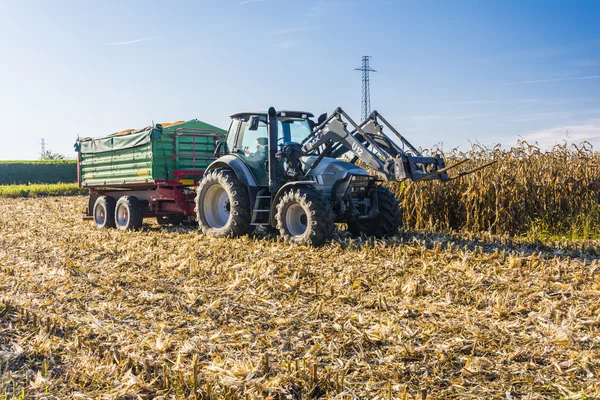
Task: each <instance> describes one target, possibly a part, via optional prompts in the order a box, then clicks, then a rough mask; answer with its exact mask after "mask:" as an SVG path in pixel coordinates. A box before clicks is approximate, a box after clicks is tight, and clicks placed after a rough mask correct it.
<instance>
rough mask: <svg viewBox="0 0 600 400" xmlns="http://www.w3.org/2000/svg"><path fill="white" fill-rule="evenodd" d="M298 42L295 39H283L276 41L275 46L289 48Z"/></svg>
mask: <svg viewBox="0 0 600 400" xmlns="http://www.w3.org/2000/svg"><path fill="white" fill-rule="evenodd" d="M298 43H299V42H297V41H295V40H285V41H283V42H279V43H277V47H280V48H282V49H291V48H292V47H296V46H297V45H298Z"/></svg>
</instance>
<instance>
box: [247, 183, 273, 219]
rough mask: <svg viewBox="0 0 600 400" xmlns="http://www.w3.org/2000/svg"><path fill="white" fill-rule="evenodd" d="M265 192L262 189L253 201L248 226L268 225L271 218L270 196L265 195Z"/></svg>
mask: <svg viewBox="0 0 600 400" xmlns="http://www.w3.org/2000/svg"><path fill="white" fill-rule="evenodd" d="M265 193H266V190H265V189H262V190H261V191H260V192H259V193H258V194H257V196H256V200H255V201H254V209H253V210H252V220H251V221H250V225H263V226H265V225H269V224H270V223H269V220H270V217H271V195H266V194H265Z"/></svg>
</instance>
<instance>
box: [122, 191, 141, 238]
mask: <svg viewBox="0 0 600 400" xmlns="http://www.w3.org/2000/svg"><path fill="white" fill-rule="evenodd" d="M143 218H144V215H143V211H142V205H141V204H140V201H139V200H138V198H137V197H135V196H123V197H121V198H120V199H119V201H117V205H116V207H115V224H116V226H117V229H119V230H122V231H133V230H138V229H140V228H141V227H142V220H143Z"/></svg>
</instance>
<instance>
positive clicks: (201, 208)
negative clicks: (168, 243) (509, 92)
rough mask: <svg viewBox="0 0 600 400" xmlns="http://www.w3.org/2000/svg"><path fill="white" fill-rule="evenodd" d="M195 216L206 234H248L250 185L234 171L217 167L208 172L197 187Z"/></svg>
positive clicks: (227, 235)
mask: <svg viewBox="0 0 600 400" xmlns="http://www.w3.org/2000/svg"><path fill="white" fill-rule="evenodd" d="M197 193H198V194H197V196H196V216H197V218H196V219H197V220H198V226H199V228H200V229H202V232H203V233H204V234H205V235H209V236H213V237H235V236H241V235H246V234H248V233H250V232H251V231H252V229H253V228H254V226H252V225H250V221H251V217H252V216H251V212H250V199H249V197H248V188H247V187H246V186H245V185H244V184H242V183H241V182H240V181H239V180H238V178H237V176H235V174H234V173H233V172H232V171H229V170H225V169H216V170H213V171H210V172H208V173H207V174H206V175H204V178H202V181H201V182H200V186H198V190H197Z"/></svg>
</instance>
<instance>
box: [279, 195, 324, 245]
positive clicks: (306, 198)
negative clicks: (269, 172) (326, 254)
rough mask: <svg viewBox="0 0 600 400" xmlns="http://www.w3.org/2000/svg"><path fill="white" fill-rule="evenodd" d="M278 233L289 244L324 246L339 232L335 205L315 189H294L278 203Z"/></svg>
mask: <svg viewBox="0 0 600 400" xmlns="http://www.w3.org/2000/svg"><path fill="white" fill-rule="evenodd" d="M275 218H276V220H277V229H279V233H280V234H281V236H282V237H283V239H284V240H285V241H286V242H292V243H296V244H311V245H313V246H320V245H322V244H324V243H325V242H327V241H329V240H331V238H332V237H333V233H334V232H335V224H334V222H333V212H332V211H331V204H330V203H329V202H328V201H327V200H326V199H324V198H323V195H322V192H321V191H320V190H317V189H315V188H313V187H300V188H298V189H294V188H291V189H289V190H288V191H287V192H285V193H284V194H283V196H282V197H281V199H280V200H279V202H278V203H277V214H276V215H275Z"/></svg>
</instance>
